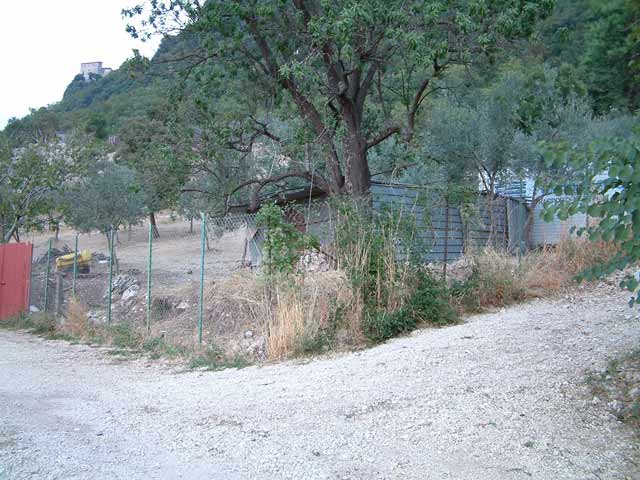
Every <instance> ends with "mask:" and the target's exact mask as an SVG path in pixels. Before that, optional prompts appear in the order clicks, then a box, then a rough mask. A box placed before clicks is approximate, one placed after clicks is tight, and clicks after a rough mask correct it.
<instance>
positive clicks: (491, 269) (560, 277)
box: [452, 237, 616, 313]
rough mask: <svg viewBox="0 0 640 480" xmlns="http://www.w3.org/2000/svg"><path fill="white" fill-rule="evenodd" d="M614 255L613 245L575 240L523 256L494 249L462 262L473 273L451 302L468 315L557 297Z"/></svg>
mask: <svg viewBox="0 0 640 480" xmlns="http://www.w3.org/2000/svg"><path fill="white" fill-rule="evenodd" d="M615 253H616V248H615V246H614V245H612V244H610V243H604V242H599V243H592V242H589V241H587V240H583V239H573V238H570V237H567V238H564V239H562V240H561V241H560V242H559V243H558V244H557V245H555V246H553V247H545V248H542V249H540V250H536V251H533V252H529V253H527V254H526V255H524V256H522V257H516V256H513V255H510V254H508V253H506V252H501V251H497V250H494V249H485V250H481V251H478V252H474V253H472V254H470V255H469V256H468V257H467V258H465V259H464V260H463V261H462V262H461V264H462V268H463V269H467V270H469V272H468V273H467V274H466V275H465V276H464V277H465V278H463V279H462V280H458V281H456V282H454V283H453V285H452V294H453V295H452V301H453V303H454V305H455V306H456V307H457V309H458V310H459V311H460V312H461V313H467V312H475V311H481V310H483V309H485V308H490V307H503V306H506V305H510V304H513V303H517V302H520V301H523V300H526V299H530V298H539V297H547V296H553V295H556V294H558V293H562V292H564V291H566V290H567V289H569V288H571V287H574V286H575V285H576V277H577V275H578V274H580V273H581V272H582V271H584V270H586V269H588V268H590V267H593V266H594V265H597V264H598V263H602V262H605V261H606V260H608V259H610V258H612V256H613V255H614V254H615ZM454 268H455V267H454Z"/></svg>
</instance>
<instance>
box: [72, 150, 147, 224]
mask: <svg viewBox="0 0 640 480" xmlns="http://www.w3.org/2000/svg"><path fill="white" fill-rule="evenodd" d="M143 200H144V197H143V196H142V194H141V192H140V188H139V186H138V184H137V183H136V179H135V172H134V171H132V170H130V169H128V168H127V167H123V166H120V165H116V164H114V163H112V162H98V163H97V164H96V165H95V166H94V167H93V168H92V169H91V170H90V171H89V173H88V175H87V176H86V177H85V178H83V179H78V180H77V181H76V182H75V183H73V184H72V185H70V186H69V188H68V189H67V190H66V191H65V193H64V199H63V210H64V215H65V220H66V222H67V223H68V224H69V225H71V226H73V227H75V228H76V229H78V230H80V231H85V232H89V231H91V230H98V231H100V232H103V233H107V232H108V231H110V230H111V229H114V230H116V231H117V230H118V228H119V227H121V226H123V225H132V224H135V223H137V222H138V220H139V219H140V218H141V217H142V215H143V213H144V211H143Z"/></svg>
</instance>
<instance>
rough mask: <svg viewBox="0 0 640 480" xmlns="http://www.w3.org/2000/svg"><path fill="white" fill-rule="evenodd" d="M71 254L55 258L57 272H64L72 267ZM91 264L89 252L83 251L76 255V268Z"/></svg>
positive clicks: (72, 255)
mask: <svg viewBox="0 0 640 480" xmlns="http://www.w3.org/2000/svg"><path fill="white" fill-rule="evenodd" d="M73 257H74V254H73V253H69V254H67V255H62V256H60V257H58V258H56V268H57V269H58V270H66V269H68V268H72V267H73ZM90 263H91V252H90V251H89V250H83V251H81V252H80V253H78V266H79V267H80V266H83V265H89V264H90Z"/></svg>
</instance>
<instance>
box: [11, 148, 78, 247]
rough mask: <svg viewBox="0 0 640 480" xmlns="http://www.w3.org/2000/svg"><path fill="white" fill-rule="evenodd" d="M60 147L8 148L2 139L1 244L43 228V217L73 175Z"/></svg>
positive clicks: (51, 207)
mask: <svg viewBox="0 0 640 480" xmlns="http://www.w3.org/2000/svg"><path fill="white" fill-rule="evenodd" d="M64 153H65V152H64V150H63V149H62V147H60V146H59V145H46V144H38V145H33V146H30V147H28V148H21V149H14V150H12V149H11V148H10V147H9V142H8V141H7V140H6V138H2V137H0V235H1V237H0V243H2V242H8V241H10V240H11V238H12V237H14V238H16V239H18V238H19V233H20V231H29V230H32V229H38V228H40V227H41V225H42V222H41V217H42V216H45V215H48V214H49V213H50V212H52V211H53V210H54V208H55V203H56V197H57V195H58V193H59V192H60V190H61V189H62V187H63V185H64V182H65V181H66V180H67V179H68V178H69V176H70V175H71V174H72V173H73V171H74V165H73V164H72V163H71V162H69V161H68V160H67V158H65V155H64Z"/></svg>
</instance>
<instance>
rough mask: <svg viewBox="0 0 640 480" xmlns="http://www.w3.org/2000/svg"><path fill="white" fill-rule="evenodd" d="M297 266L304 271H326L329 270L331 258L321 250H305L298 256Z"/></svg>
mask: <svg viewBox="0 0 640 480" xmlns="http://www.w3.org/2000/svg"><path fill="white" fill-rule="evenodd" d="M298 268H299V269H300V270H302V271H306V272H327V271H329V270H331V258H330V257H329V256H328V255H326V254H324V253H322V252H317V251H315V250H313V251H307V252H305V253H304V254H303V255H302V256H301V257H300V261H299V262H298Z"/></svg>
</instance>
